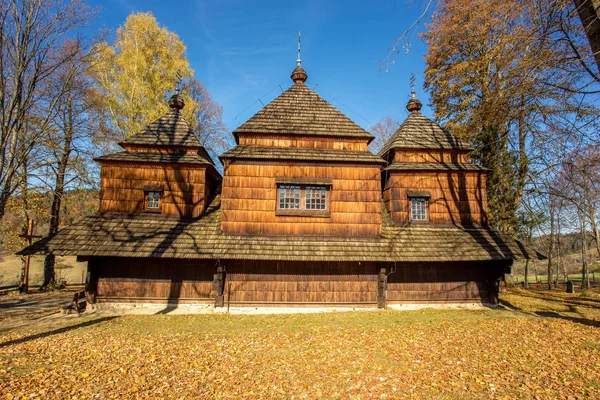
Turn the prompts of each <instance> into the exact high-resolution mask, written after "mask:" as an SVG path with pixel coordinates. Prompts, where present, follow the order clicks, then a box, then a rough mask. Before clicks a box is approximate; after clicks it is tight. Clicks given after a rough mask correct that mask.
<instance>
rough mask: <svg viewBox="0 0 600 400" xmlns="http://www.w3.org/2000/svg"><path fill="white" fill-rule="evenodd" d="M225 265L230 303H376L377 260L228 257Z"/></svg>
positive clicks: (226, 286)
mask: <svg viewBox="0 0 600 400" xmlns="http://www.w3.org/2000/svg"><path fill="white" fill-rule="evenodd" d="M226 268H227V279H226V283H225V301H226V302H227V301H228V299H229V300H230V301H231V304H236V305H241V304H266V305H269V304H272V305H285V304H291V305H294V304H317V305H322V304H327V303H336V304H353V305H375V304H377V272H378V269H377V264H376V263H361V264H359V263H358V262H330V263H318V262H301V261H300V262H276V261H239V262H237V261H229V262H227V267H226ZM229 294H231V297H229Z"/></svg>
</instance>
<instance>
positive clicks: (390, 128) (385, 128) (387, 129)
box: [369, 117, 400, 153]
mask: <svg viewBox="0 0 600 400" xmlns="http://www.w3.org/2000/svg"><path fill="white" fill-rule="evenodd" d="M399 127H400V123H399V122H398V121H396V120H395V119H393V118H391V117H384V118H382V119H380V120H379V121H377V123H376V124H375V125H373V126H372V127H371V129H369V132H371V134H372V135H373V136H375V140H373V141H372V142H371V144H370V145H369V148H370V150H371V151H372V152H374V153H377V152H379V150H381V149H382V147H383V146H384V145H385V144H386V143H387V141H388V140H390V138H391V137H392V136H393V135H394V133H396V131H397V130H398V128H399Z"/></svg>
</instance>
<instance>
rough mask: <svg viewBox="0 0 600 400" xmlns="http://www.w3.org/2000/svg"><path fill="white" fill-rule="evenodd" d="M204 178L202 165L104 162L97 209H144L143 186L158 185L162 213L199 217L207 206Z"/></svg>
mask: <svg viewBox="0 0 600 400" xmlns="http://www.w3.org/2000/svg"><path fill="white" fill-rule="evenodd" d="M205 179H206V167H205V166H197V167H192V166H181V165H169V164H154V165H151V164H148V165H133V164H131V165H122V164H112V165H103V166H102V171H101V173H100V187H101V192H100V212H109V211H110V212H127V213H138V212H143V211H144V187H148V186H158V187H162V189H163V192H162V195H161V211H162V214H164V215H175V216H184V217H198V216H200V215H201V214H202V212H203V211H204V208H205V206H206V204H205Z"/></svg>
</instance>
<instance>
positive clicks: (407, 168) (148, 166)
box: [20, 62, 539, 307]
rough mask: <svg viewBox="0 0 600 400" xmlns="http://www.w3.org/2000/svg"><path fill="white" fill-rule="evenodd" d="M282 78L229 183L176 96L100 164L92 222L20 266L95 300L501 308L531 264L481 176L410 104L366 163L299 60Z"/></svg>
mask: <svg viewBox="0 0 600 400" xmlns="http://www.w3.org/2000/svg"><path fill="white" fill-rule="evenodd" d="M291 78H292V81H293V84H292V86H291V87H290V88H289V89H287V90H286V91H285V92H283V93H282V94H281V95H280V96H279V97H277V98H276V99H275V100H273V101H272V102H271V103H269V104H268V105H267V106H265V107H264V108H263V109H262V110H260V111H259V112H258V113H257V114H256V115H254V116H253V117H252V118H250V119H249V120H248V121H247V122H245V123H244V124H242V125H241V126H240V127H238V128H237V129H235V130H234V131H233V135H234V137H235V141H236V143H237V146H235V147H234V148H232V149H231V150H229V151H227V152H225V153H224V154H222V155H221V156H220V157H219V158H220V160H221V162H222V163H223V167H224V176H221V175H220V174H219V173H218V172H217V169H216V168H215V165H214V161H213V160H212V159H211V157H210V156H209V155H208V153H207V152H206V150H205V149H204V148H203V147H202V146H201V145H200V143H199V142H198V140H197V139H196V135H195V134H194V132H193V131H192V130H191V129H190V127H189V125H188V123H187V122H186V121H185V118H184V117H183V115H182V113H181V110H182V109H183V107H184V106H185V104H184V99H183V98H182V97H181V96H179V95H175V96H173V97H172V98H171V99H170V101H169V107H170V111H169V112H168V113H167V114H165V116H164V117H162V118H160V119H158V120H157V121H155V122H153V123H151V124H150V125H148V126H147V127H146V129H144V130H143V131H142V132H139V133H137V134H134V135H132V136H130V138H129V139H127V140H125V141H123V142H122V143H120V145H121V146H122V147H123V149H124V151H122V152H120V153H116V154H110V155H106V156H102V157H99V158H98V159H97V161H98V162H99V163H100V165H101V168H102V169H101V193H100V212H98V213H97V214H95V215H92V216H90V217H88V218H85V219H84V220H82V221H79V222H77V223H75V224H73V225H71V226H68V227H65V228H64V229H62V230H61V231H60V232H59V233H58V234H57V235H55V236H54V237H46V238H44V239H42V240H40V241H38V242H37V243H34V244H33V245H31V246H29V247H27V248H25V249H24V250H22V251H21V252H20V254H43V253H48V252H51V253H54V254H56V255H76V256H77V258H78V260H80V261H87V263H88V273H87V283H86V291H87V295H88V299H89V301H91V302H104V303H123V302H141V303H205V304H211V305H214V306H215V307H222V306H224V305H228V304H230V305H232V306H245V305H248V306H260V305H262V306H333V305H335V306H352V307H361V306H362V307H385V306H386V305H388V304H394V303H423V302H435V303H439V302H486V303H495V302H496V301H497V295H498V284H499V281H500V279H501V277H502V275H503V273H506V272H509V271H510V268H511V265H512V263H513V261H514V260H515V259H519V258H538V257H539V254H537V253H535V252H532V251H530V250H528V249H526V248H525V247H524V246H523V245H522V244H521V243H520V242H518V241H516V240H514V239H511V238H509V237H506V236H504V235H501V234H500V233H498V232H496V231H494V230H492V229H490V228H489V227H488V226H487V199H486V186H485V185H486V170H485V169H484V168H481V167H479V166H477V165H474V164H472V163H470V162H469V160H468V155H469V152H470V151H471V150H472V148H471V147H470V146H469V144H467V143H464V142H463V141H461V140H459V139H457V138H456V137H454V136H452V135H451V134H450V133H448V132H447V131H445V130H444V129H442V128H440V127H439V126H438V125H437V124H436V123H435V122H433V121H431V120H430V119H428V118H427V117H425V116H424V115H423V114H421V113H420V112H419V111H420V108H421V103H420V102H419V101H418V100H417V99H416V98H415V97H414V93H413V98H412V99H411V100H410V101H409V103H408V105H407V108H408V110H409V111H410V115H409V116H408V118H407V119H406V120H405V121H404V123H403V124H402V125H401V126H400V127H399V129H398V131H397V132H396V133H395V134H394V135H393V137H392V138H391V139H390V141H389V142H388V143H387V144H386V145H385V146H384V148H383V149H382V150H381V152H380V154H379V155H375V154H373V153H371V152H370V151H369V149H368V145H369V142H371V141H372V140H373V136H372V135H371V134H369V133H368V132H366V131H365V130H363V129H362V128H361V127H359V126H358V125H357V124H355V123H354V122H353V121H351V120H350V119H349V118H348V117H346V116H345V115H344V114H342V113H341V112H340V111H338V110H337V109H335V108H334V107H333V106H332V105H331V104H329V103H328V102H326V101H325V100H323V99H322V98H321V97H319V96H318V95H317V94H316V93H315V92H314V91H313V90H311V89H310V88H309V87H308V86H306V85H305V82H306V80H307V78H308V76H307V74H306V72H305V71H304V69H303V68H302V67H301V66H300V63H299V62H298V67H297V68H296V69H294V71H293V72H292V75H291Z"/></svg>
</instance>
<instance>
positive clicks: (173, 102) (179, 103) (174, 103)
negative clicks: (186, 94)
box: [169, 72, 185, 110]
mask: <svg viewBox="0 0 600 400" xmlns="http://www.w3.org/2000/svg"><path fill="white" fill-rule="evenodd" d="M175 76H176V78H177V82H176V83H175V94H174V95H173V96H171V98H170V99H169V107H171V108H173V109H177V110H181V109H183V107H185V102H184V101H183V96H181V95H180V94H179V93H181V74H180V73H179V72H177V74H175Z"/></svg>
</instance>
